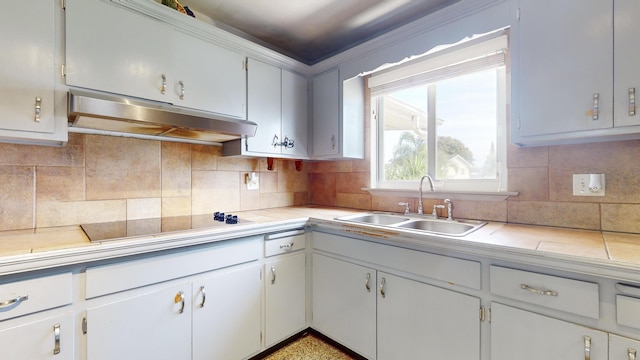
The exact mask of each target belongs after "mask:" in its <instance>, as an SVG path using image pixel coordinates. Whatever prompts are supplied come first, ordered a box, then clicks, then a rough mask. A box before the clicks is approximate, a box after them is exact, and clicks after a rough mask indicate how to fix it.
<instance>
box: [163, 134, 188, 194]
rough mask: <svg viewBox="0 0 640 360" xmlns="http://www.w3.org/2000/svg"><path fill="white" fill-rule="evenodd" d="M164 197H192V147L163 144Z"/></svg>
mask: <svg viewBox="0 0 640 360" xmlns="http://www.w3.org/2000/svg"><path fill="white" fill-rule="evenodd" d="M161 150H162V196H163V197H179V196H190V195H191V145H189V144H181V143H172V142H163V143H162V148H161Z"/></svg>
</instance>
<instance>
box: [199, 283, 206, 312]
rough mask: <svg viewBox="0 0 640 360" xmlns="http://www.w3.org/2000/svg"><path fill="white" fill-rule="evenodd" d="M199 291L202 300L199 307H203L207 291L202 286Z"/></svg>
mask: <svg viewBox="0 0 640 360" xmlns="http://www.w3.org/2000/svg"><path fill="white" fill-rule="evenodd" d="M200 292H201V293H202V302H201V303H200V307H201V308H203V307H204V303H205V301H207V292H206V291H205V289H204V286H200Z"/></svg>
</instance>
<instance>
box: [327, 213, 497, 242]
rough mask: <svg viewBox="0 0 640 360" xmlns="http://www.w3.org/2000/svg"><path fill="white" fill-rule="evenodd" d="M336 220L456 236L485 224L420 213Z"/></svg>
mask: <svg viewBox="0 0 640 360" xmlns="http://www.w3.org/2000/svg"><path fill="white" fill-rule="evenodd" d="M336 220H341V221H348V222H355V223H363V224H370V225H377V226H385V227H390V228H399V229H406V230H414V231H415V230H417V231H421V232H425V233H430V234H440V235H447V236H457V237H458V236H465V235H468V234H470V233H472V232H474V231H476V230H478V229H479V228H481V227H482V226H484V225H485V224H486V222H482V221H474V220H440V219H431V218H427V217H425V216H420V215H414V216H411V215H409V216H402V215H392V214H376V213H371V214H365V215H349V216H342V217H338V218H336Z"/></svg>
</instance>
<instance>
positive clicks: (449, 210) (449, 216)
mask: <svg viewBox="0 0 640 360" xmlns="http://www.w3.org/2000/svg"><path fill="white" fill-rule="evenodd" d="M444 203H445V204H447V220H453V204H452V203H451V199H444Z"/></svg>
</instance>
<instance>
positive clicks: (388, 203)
mask: <svg viewBox="0 0 640 360" xmlns="http://www.w3.org/2000/svg"><path fill="white" fill-rule="evenodd" d="M400 202H409V208H410V209H411V212H412V213H416V212H417V211H418V200H417V199H407V198H403V197H395V196H373V197H371V209H372V210H377V211H391V212H403V211H404V207H403V206H400V205H398V203H400ZM423 203H424V202H423Z"/></svg>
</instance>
